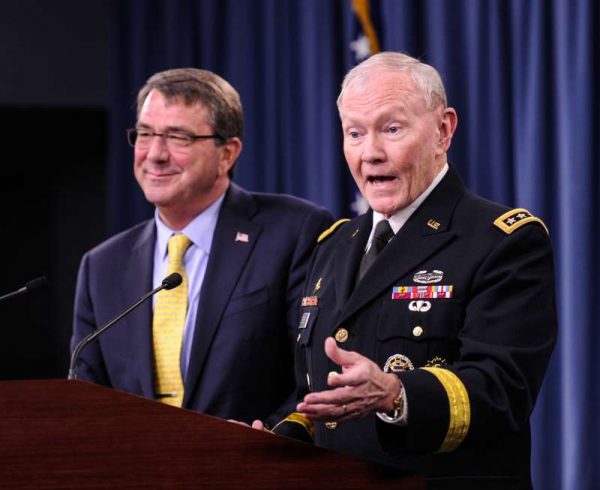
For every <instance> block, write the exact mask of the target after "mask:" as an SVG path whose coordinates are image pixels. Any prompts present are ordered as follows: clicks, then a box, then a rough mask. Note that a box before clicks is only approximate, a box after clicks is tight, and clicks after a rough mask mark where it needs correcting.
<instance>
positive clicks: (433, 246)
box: [332, 167, 464, 328]
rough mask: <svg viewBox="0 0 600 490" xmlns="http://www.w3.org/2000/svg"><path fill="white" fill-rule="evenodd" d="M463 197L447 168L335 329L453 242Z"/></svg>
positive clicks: (460, 185) (459, 183) (359, 288)
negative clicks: (454, 220) (456, 214)
mask: <svg viewBox="0 0 600 490" xmlns="http://www.w3.org/2000/svg"><path fill="white" fill-rule="evenodd" d="M463 193H464V184H463V183H462V181H461V180H460V177H459V176H458V174H457V173H456V172H455V171H454V169H453V168H452V167H451V168H450V170H449V171H448V173H447V174H446V176H445V177H444V178H443V179H442V181H441V182H440V184H439V185H438V186H437V187H436V188H435V189H434V190H433V192H432V193H431V194H430V195H429V196H428V197H427V199H426V200H425V201H424V202H423V204H421V206H420V207H419V208H418V209H417V210H416V211H415V212H414V213H413V215H412V216H411V217H410V219H409V220H408V221H407V222H406V224H405V225H404V226H403V227H402V229H401V230H400V231H399V232H398V233H397V234H396V236H395V237H394V238H393V239H392V241H391V242H390V243H389V244H388V245H387V247H385V249H384V250H383V252H382V253H381V255H380V257H379V258H378V260H377V261H376V262H375V263H374V264H373V266H372V267H371V268H370V269H369V271H368V272H367V273H366V274H365V276H364V277H363V279H362V280H361V281H360V283H359V284H358V285H357V287H356V289H355V290H354V292H353V293H352V295H351V296H350V298H349V300H348V303H347V304H346V306H345V308H344V311H343V313H342V315H341V316H340V318H339V321H338V323H337V325H339V324H341V323H342V322H344V321H346V320H347V319H348V318H349V317H350V316H351V315H353V314H354V313H356V312H357V311H358V310H359V309H360V308H362V307H363V306H365V305H366V304H367V303H368V302H370V301H371V300H373V299H374V298H376V297H378V296H379V295H380V294H381V293H382V291H384V290H385V289H386V288H390V295H391V287H392V286H393V285H394V282H395V281H397V280H398V279H399V278H401V277H403V276H405V275H406V274H408V273H409V272H410V271H411V270H413V269H414V268H416V267H417V266H418V265H419V264H420V263H422V262H423V261H425V260H426V259H427V258H428V257H430V256H431V255H432V254H434V253H435V252H436V251H437V250H439V249H440V248H442V247H443V246H444V245H446V244H447V243H448V242H449V241H450V240H452V239H453V238H454V233H453V232H452V231H451V229H450V222H451V219H452V214H453V213H454V209H455V207H456V204H457V203H458V200H459V199H460V197H461V196H462V195H463ZM357 267H358V266H356V267H354V269H355V270H356V268H357ZM335 327H336V325H333V326H332V328H335Z"/></svg>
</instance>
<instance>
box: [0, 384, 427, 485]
mask: <svg viewBox="0 0 600 490" xmlns="http://www.w3.org/2000/svg"><path fill="white" fill-rule="evenodd" d="M391 486H393V487H394V488H402V489H424V488H425V482H424V479H423V478H421V477H416V476H407V475H402V474H399V473H396V472H394V471H392V470H390V469H385V468H382V467H379V466H377V465H375V464H373V463H370V462H368V461H365V460H362V459H360V458H356V457H352V456H348V455H343V454H338V453H335V452H333V451H329V450H326V449H322V448H318V447H314V446H312V445H309V444H304V443H302V442H298V441H295V440H292V439H289V438H286V437H281V436H276V435H273V434H268V433H265V432H260V431H257V430H253V429H250V428H247V427H244V426H241V425H237V424H233V423H231V422H227V421H225V420H222V419H219V418H216V417H210V416H208V415H204V414H200V413H197V412H192V411H189V410H183V409H179V408H173V407H169V406H166V405H163V404H160V403H157V402H154V401H151V400H147V399H145V398H141V397H138V396H134V395H129V394H126V393H121V392H118V391H115V390H111V389H108V388H104V387H101V386H96V385H93V384H90V383H86V382H83V381H67V380H50V381H4V382H0V488H3V489H8V488H18V489H55V488H74V489H92V488H114V489H122V488H145V489H146V488H169V489H171V488H172V489H183V488H207V489H208V488H210V489H231V488H244V489H246V488H248V489H255V488H256V489H259V488H260V489H288V488H289V489H301V488H310V489H315V488H323V487H328V488H330V489H333V488H343V489H344V490H352V489H367V488H373V489H379V488H381V489H383V488H390V487H391Z"/></svg>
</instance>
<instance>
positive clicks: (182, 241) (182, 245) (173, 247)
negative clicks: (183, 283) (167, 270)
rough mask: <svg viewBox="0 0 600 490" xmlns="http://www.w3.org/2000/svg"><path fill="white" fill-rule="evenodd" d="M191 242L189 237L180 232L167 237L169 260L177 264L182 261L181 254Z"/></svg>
mask: <svg viewBox="0 0 600 490" xmlns="http://www.w3.org/2000/svg"><path fill="white" fill-rule="evenodd" d="M191 244H192V242H191V241H190V239H189V238H188V237H186V236H185V235H182V234H181V233H180V234H178V235H173V236H172V237H171V238H169V243H168V244H167V250H168V252H169V262H172V263H177V264H181V263H183V256H184V254H185V252H186V250H187V249H188V248H189V246H190V245H191Z"/></svg>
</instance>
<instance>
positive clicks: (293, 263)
mask: <svg viewBox="0 0 600 490" xmlns="http://www.w3.org/2000/svg"><path fill="white" fill-rule="evenodd" d="M242 133H243V113H242V106H241V101H240V98H239V95H238V93H237V92H236V91H235V89H233V87H231V85H229V84H228V83H227V82H226V81H225V80H223V79H222V78H220V77H218V76H217V75H215V74H214V73H211V72H208V71H205V70H198V69H175V70H168V71H165V72H160V73H157V74H155V75H154V76H152V77H151V78H150V79H149V80H148V81H147V82H146V84H145V85H144V87H142V89H141V90H140V92H139V94H138V118H137V124H136V127H135V128H134V129H131V130H129V131H128V137H129V142H130V144H131V145H132V146H133V147H134V173H135V177H136V179H137V181H138V183H139V185H140V187H141V188H142V190H143V192H144V194H145V197H146V198H147V199H148V201H150V202H152V203H153V204H155V206H156V213H155V217H154V219H152V220H150V221H147V222H145V223H141V224H139V225H137V226H135V227H133V228H131V229H129V230H127V231H125V232H123V233H121V234H119V235H116V236H114V237H112V238H111V239H109V240H107V241H106V242H104V243H102V244H101V245H99V246H98V247H96V248H94V249H93V250H92V251H90V252H88V253H87V254H86V255H85V256H84V257H83V260H82V263H81V267H80V271H79V277H78V283H77V292H76V298H75V318H74V332H73V338H72V348H73V347H74V346H75V345H76V344H77V342H79V341H80V340H81V339H82V338H83V337H84V336H86V335H88V334H89V333H90V332H92V331H94V330H95V329H96V328H98V327H99V326H101V325H103V324H104V323H105V322H107V321H108V320H110V319H111V318H112V317H114V316H115V315H116V314H117V313H119V312H120V311H121V310H123V309H124V308H125V307H127V306H128V305H130V304H132V303H133V302H134V301H135V300H136V299H137V298H138V297H140V296H141V295H142V294H143V293H144V292H146V291H148V290H150V289H152V288H153V287H156V286H158V285H160V283H161V281H162V279H163V278H164V277H165V276H166V275H167V274H168V273H171V272H173V271H176V272H180V273H181V274H182V276H183V279H184V280H183V284H182V286H180V287H178V288H175V289H173V290H171V291H162V292H160V293H159V294H158V295H157V296H156V297H155V299H154V303H152V302H148V303H147V304H146V305H144V306H142V307H140V308H138V309H137V310H135V311H134V312H133V313H132V314H130V315H129V316H127V317H126V318H125V319H123V320H122V321H121V324H120V325H115V326H114V327H113V328H112V329H111V330H108V331H107V332H106V333H104V334H102V335H101V336H100V337H99V338H98V340H97V341H96V342H94V343H92V344H90V345H89V346H87V347H86V348H85V349H84V350H83V351H82V354H81V358H80V360H79V363H78V366H77V368H78V375H79V378H81V379H86V380H90V381H93V382H96V383H99V384H103V385H106V386H110V387H113V388H116V389H119V390H123V391H127V392H130V393H135V394H139V395H143V396H145V397H148V398H153V399H154V398H155V399H158V400H160V401H162V402H164V403H168V404H170V405H174V406H183V407H184V408H189V409H193V410H199V411H202V412H205V413H208V414H212V415H216V416H220V417H224V418H231V419H236V420H241V421H252V420H253V419H254V418H256V417H267V418H268V417H269V416H270V415H272V414H273V413H275V412H276V411H277V409H278V408H279V407H280V406H281V405H282V404H283V403H284V402H285V400H286V398H287V397H288V396H289V395H290V393H291V392H293V387H294V380H293V339H292V337H291V335H293V334H294V333H295V332H294V328H295V324H296V323H297V321H298V312H299V302H300V296H301V287H302V283H303V279H304V277H305V273H306V267H307V262H308V259H309V257H310V253H311V251H312V249H313V247H314V244H315V243H316V239H317V236H318V234H319V233H320V232H321V231H323V230H324V229H325V228H327V226H329V224H330V223H331V217H330V215H329V213H328V212H326V211H325V210H323V209H321V208H318V207H316V206H314V205H313V204H310V203H308V202H306V201H303V200H300V199H297V198H294V197H291V196H276V195H269V194H259V193H249V192H246V191H244V190H243V189H241V188H240V187H238V186H236V185H235V184H233V183H232V182H231V176H232V172H233V168H234V166H235V163H236V160H237V158H238V156H239V154H240V152H241V149H242ZM176 292H177V294H175V293H176Z"/></svg>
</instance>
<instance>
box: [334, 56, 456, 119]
mask: <svg viewBox="0 0 600 490" xmlns="http://www.w3.org/2000/svg"><path fill="white" fill-rule="evenodd" d="M381 70H385V71H391V72H398V73H408V74H409V75H410V76H411V78H412V80H413V81H414V83H415V85H416V86H417V87H418V88H419V89H420V90H421V92H422V93H423V96H424V97H425V103H426V104H427V107H428V108H429V109H434V108H436V107H437V106H439V105H442V106H443V107H446V105H447V104H448V101H447V99H446V90H445V89H444V83H443V82H442V78H441V77H440V74H439V73H438V71H437V70H436V69H435V68H434V67H433V66H431V65H428V64H426V63H423V62H422V61H419V60H418V59H416V58H413V57H412V56H409V55H407V54H404V53H398V52H393V51H387V52H383V53H377V54H375V55H373V56H371V57H370V58H367V59H366V60H365V61H363V62H362V63H360V64H359V65H357V66H355V67H354V68H352V69H351V70H350V71H349V72H348V73H347V74H346V76H345V77H344V81H343V82H342V89H341V91H340V95H339V96H338V98H337V107H338V111H339V110H340V104H341V101H342V97H343V95H344V92H345V91H346V89H347V88H348V85H350V84H351V83H352V82H355V81H359V82H364V81H365V80H367V79H368V78H369V77H370V76H371V75H372V74H373V72H377V71H381Z"/></svg>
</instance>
